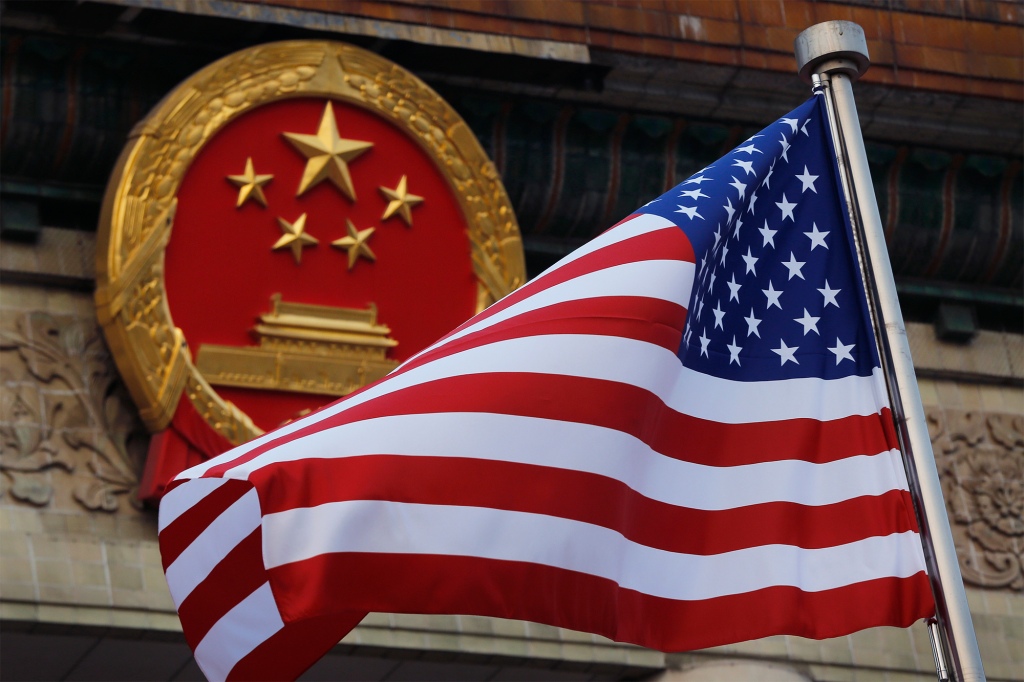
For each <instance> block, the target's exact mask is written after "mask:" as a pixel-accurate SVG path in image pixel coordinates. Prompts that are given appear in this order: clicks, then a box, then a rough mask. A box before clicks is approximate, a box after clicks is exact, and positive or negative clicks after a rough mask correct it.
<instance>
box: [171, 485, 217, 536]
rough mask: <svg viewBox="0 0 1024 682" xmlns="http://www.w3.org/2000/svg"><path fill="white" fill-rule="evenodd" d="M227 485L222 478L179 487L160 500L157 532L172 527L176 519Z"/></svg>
mask: <svg viewBox="0 0 1024 682" xmlns="http://www.w3.org/2000/svg"><path fill="white" fill-rule="evenodd" d="M225 483H227V481H225V480H224V479H222V478H205V479H203V480H202V481H196V482H195V483H194V484H192V485H179V486H178V487H177V488H175V489H174V490H172V491H171V492H169V493H167V494H166V495H164V496H163V499H161V500H160V513H159V518H158V520H157V531H162V530H163V529H164V528H166V527H167V526H169V525H171V523H173V522H174V520H175V519H177V518H178V517H179V516H181V515H182V514H184V513H185V512H187V511H188V510H189V509H191V508H192V506H193V505H195V504H196V503H197V502H199V501H200V500H201V499H203V498H204V497H206V496H207V495H209V494H210V493H212V492H213V491H214V490H216V489H217V488H219V487H221V486H222V485H224V484H225Z"/></svg>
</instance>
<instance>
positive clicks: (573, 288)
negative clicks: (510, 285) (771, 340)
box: [407, 260, 695, 362]
mask: <svg viewBox="0 0 1024 682" xmlns="http://www.w3.org/2000/svg"><path fill="white" fill-rule="evenodd" d="M694 270H695V267H694V264H693V263H690V262H687V261H680V260H647V261H640V262H636V263H623V264H622V265H614V266H612V267H609V268H605V269H603V270H597V271H595V272H589V273H587V274H585V275H580V276H579V277H575V278H573V279H570V280H567V281H565V282H561V283H559V284H556V285H554V286H552V287H550V288H548V289H544V290H542V291H539V292H537V293H536V294H534V295H533V296H529V297H527V298H524V299H523V300H522V301H519V302H518V303H515V304H513V305H510V306H509V307H508V308H506V309H504V310H502V311H501V312H499V313H495V314H494V315H491V316H490V317H486V318H484V319H482V320H480V321H479V322H477V323H475V324H471V325H469V326H468V327H465V328H464V329H462V330H460V331H459V332H458V333H456V334H452V335H451V336H449V337H447V338H445V339H442V340H441V341H438V342H437V343H435V344H434V345H433V346H430V347H429V348H427V349H425V350H423V351H422V352H420V353H417V354H416V356H414V357H419V356H421V355H423V354H424V353H427V352H430V351H432V350H434V349H435V348H442V347H444V346H446V345H447V344H449V343H451V342H452V341H455V340H456V339H460V338H462V337H464V336H467V335H469V334H473V333H474V332H478V331H480V330H482V329H487V328H488V327H491V326H493V325H496V324H498V323H499V322H504V321H505V320H509V319H511V318H513V317H516V316H518V315H522V314H524V313H528V312H530V311H533V310H539V309H541V308H546V307H548V306H551V305H555V304H558V303H565V302H566V301H578V300H581V299H589V298H602V297H604V296H639V297H643V298H654V299H659V300H662V301H669V302H670V303H675V304H677V305H680V306H682V307H684V308H685V307H686V306H687V305H689V303H690V290H691V288H692V287H693V275H694ZM411 359H412V358H410V360H411ZM407 362H408V361H407Z"/></svg>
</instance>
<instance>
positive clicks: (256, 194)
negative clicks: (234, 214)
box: [228, 156, 274, 208]
mask: <svg viewBox="0 0 1024 682" xmlns="http://www.w3.org/2000/svg"><path fill="white" fill-rule="evenodd" d="M273 179H274V176H273V175H256V169H255V168H253V165H252V157H251V156H250V157H249V158H247V159H246V160H245V173H243V174H242V175H229V176H228V181H229V182H231V184H233V185H234V186H235V187H237V188H238V203H236V204H235V208H242V204H244V203H245V202H246V201H248V200H249V199H255V200H256V202H257V203H259V204H260V205H261V206H263V207H264V208H266V207H267V197H265V196H264V195H263V185H265V184H267V183H268V182H270V181H271V180H273Z"/></svg>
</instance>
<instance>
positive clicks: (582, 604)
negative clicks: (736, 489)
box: [270, 553, 934, 651]
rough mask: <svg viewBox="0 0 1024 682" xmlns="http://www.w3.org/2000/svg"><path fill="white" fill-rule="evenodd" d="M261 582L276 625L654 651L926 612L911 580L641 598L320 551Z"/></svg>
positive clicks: (503, 565)
mask: <svg viewBox="0 0 1024 682" xmlns="http://www.w3.org/2000/svg"><path fill="white" fill-rule="evenodd" d="M270 576H271V578H270V579H271V584H272V586H273V588H274V592H275V594H287V595H289V598H288V600H287V602H286V603H282V604H281V607H282V615H283V617H284V619H285V622H297V621H301V620H302V619H305V618H309V617H316V616H322V615H326V614H330V613H331V612H332V611H334V610H336V609H339V607H340V606H341V605H344V608H345V609H353V608H357V609H360V610H364V611H368V612H369V611H385V612H387V611H395V610H396V609H400V610H401V611H403V612H405V613H462V614H472V615H481V616H494V617H498V618H514V619H520V620H528V621H533V622H537V623H548V624H550V625H554V626H558V627H564V628H570V629H572V630H581V631H584V632H593V633H597V634H600V635H604V636H605V637H609V638H611V639H614V640H617V641H621V642H632V643H635V644H641V645H643V646H646V647H651V648H654V649H660V650H662V651H683V650H689V649H700V648H705V647H710V646H717V645H720V644H729V643H733V642H739V641H743V640H748V639H756V638H759V637H767V636H769V635H777V634H791V635H799V636H801V637H811V638H815V639H823V638H826V637H837V636H840V635H844V634H848V633H850V632H853V631H856V630H860V629H863V628H869V627H875V626H880V625H889V626H897V627H907V626H909V625H911V624H912V623H913V622H914V621H915V620H917V619H919V618H924V617H928V616H931V615H932V614H933V613H934V604H933V602H932V596H931V590H930V588H929V584H928V578H927V576H926V575H925V573H924V572H923V571H922V572H920V573H917V574H916V575H914V576H911V577H909V578H880V579H877V580H871V581H867V582H863V583H857V584H854V585H848V586H846V587H841V588H837V589H833V590H825V591H822V592H804V591H802V590H799V589H797V588H795V587H770V588H766V589H762V590H757V591H754V592H748V593H745V594H739V595H730V596H726V597H717V598H714V599H707V600H700V601H677V600H672V599H664V598H660V597H651V596H649V595H644V594H641V593H639V592H636V591H633V590H626V589H620V588H619V587H618V586H617V585H616V584H615V583H614V582H612V581H610V580H607V579H605V578H598V577H595V576H591V575H587V574H583V573H577V572H573V571H567V570H564V569H558V568H551V567H548V566H542V565H538V564H527V563H523V562H516V561H495V560H488V559H479V558H475V557H453V556H436V555H409V554H361V553H353V554H329V555H321V556H318V557H314V558H312V559H308V560H306V561H300V562H296V563H292V564H287V565H285V566H281V567H278V568H274V569H271V571H270ZM339 576H343V577H339ZM466 576H473V580H466ZM679 579H680V580H685V579H686V577H685V576H680V577H679ZM339 610H340V609H339Z"/></svg>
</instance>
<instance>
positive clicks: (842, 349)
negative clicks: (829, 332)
mask: <svg viewBox="0 0 1024 682" xmlns="http://www.w3.org/2000/svg"><path fill="white" fill-rule="evenodd" d="M853 346H854V344H852V343H851V344H849V345H845V344H843V342H842V341H840V340H839V337H838V336H837V337H836V345H835V347H833V348H829V349H828V350H830V351H832V352H833V353H835V356H836V364H837V365H838V364H839V362H840V361H842V360H849V361H850V362H856V360H854V359H853V355H851V354H850V351H852V350H853Z"/></svg>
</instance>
